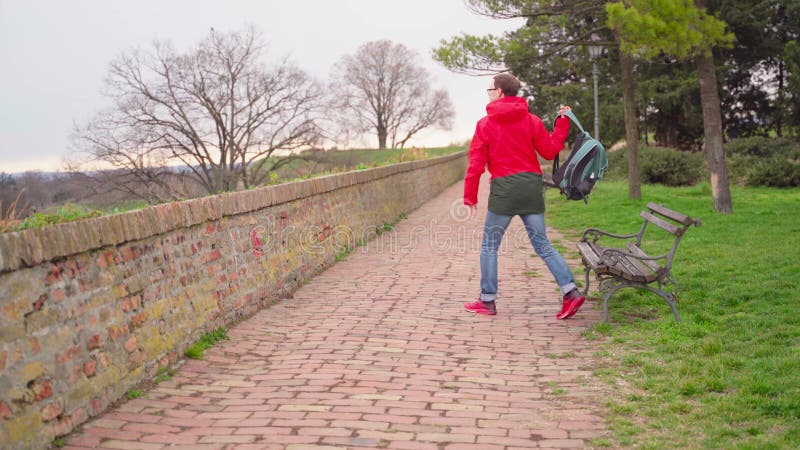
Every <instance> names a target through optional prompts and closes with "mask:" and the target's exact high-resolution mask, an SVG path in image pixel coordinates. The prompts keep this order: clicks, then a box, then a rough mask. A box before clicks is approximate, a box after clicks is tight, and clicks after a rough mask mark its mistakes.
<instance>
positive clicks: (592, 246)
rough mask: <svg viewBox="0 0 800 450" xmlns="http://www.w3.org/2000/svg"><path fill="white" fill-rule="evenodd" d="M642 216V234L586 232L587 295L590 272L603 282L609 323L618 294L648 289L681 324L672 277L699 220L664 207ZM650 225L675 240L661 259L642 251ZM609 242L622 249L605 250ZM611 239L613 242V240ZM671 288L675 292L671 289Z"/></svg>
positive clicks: (581, 246)
mask: <svg viewBox="0 0 800 450" xmlns="http://www.w3.org/2000/svg"><path fill="white" fill-rule="evenodd" d="M640 216H641V217H642V218H643V219H644V223H642V227H641V228H640V229H639V232H638V233H634V234H614V233H609V232H607V231H603V230H600V229H597V228H588V229H586V231H584V232H583V236H582V237H581V241H580V242H579V243H578V251H579V252H580V255H581V259H583V265H584V266H585V267H586V286H585V289H584V295H586V294H587V293H588V292H589V272H590V271H594V273H595V275H596V277H597V280H598V281H599V282H600V287H599V290H600V294H601V295H602V296H603V318H604V320H605V321H606V322H608V299H609V298H610V297H611V295H613V294H614V292H616V291H618V290H620V289H622V288H625V287H632V288H637V289H646V290H648V291H650V292H653V293H656V294H658V295H660V296H661V297H662V298H663V299H664V300H666V302H667V304H668V305H669V307H670V308H671V309H672V314H674V315H675V320H676V321H678V322H680V321H681V316H680V314H679V313H678V305H677V303H676V302H677V295H676V294H677V291H678V283H677V281H676V280H675V278H674V277H673V276H672V273H671V272H672V259H673V258H674V257H675V250H677V248H678V244H680V242H681V238H682V237H683V235H684V233H686V230H687V229H689V227H691V226H692V225H694V226H698V227H699V226H700V220H699V219H692V218H691V217H689V216H687V215H686V214H682V213H679V212H676V211H673V210H671V209H667V208H666V207H664V206H663V205H658V204H655V203H648V204H647V210H645V211H642V213H641V214H640ZM648 224H653V225H654V226H656V227H658V228H661V229H662V230H664V231H666V232H667V233H670V234H672V235H673V236H675V239H674V241H673V242H672V248H671V249H670V250H669V251H668V252H666V253H664V254H661V255H657V256H649V255H648V254H647V253H645V252H644V250H642V239H643V238H644V232H645V229H646V228H647V225H648ZM601 238H603V241H602V242H603V244H605V242H606V241H612V242H615V241H614V240H617V241H616V242H618V243H620V241H623V242H621V244H622V245H614V246H605V245H601V243H600V241H601ZM609 238H610V239H609ZM670 287H671V289H669V288H670Z"/></svg>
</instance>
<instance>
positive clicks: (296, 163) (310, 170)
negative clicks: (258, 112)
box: [264, 146, 466, 184]
mask: <svg viewBox="0 0 800 450" xmlns="http://www.w3.org/2000/svg"><path fill="white" fill-rule="evenodd" d="M462 150H466V147H463V146H449V147H436V148H413V147H412V148H405V149H397V148H386V149H357V150H344V151H336V150H332V151H327V152H320V151H309V152H303V153H301V154H300V156H301V159H295V160H293V161H291V162H289V163H287V164H285V165H283V166H281V167H279V168H278V169H277V170H276V171H275V176H274V177H272V179H271V182H270V184H277V183H285V182H287V181H291V180H297V179H303V178H311V177H315V176H320V175H327V174H330V173H336V172H344V171H348V170H364V169H370V168H373V167H379V166H384V165H387V164H396V163H401V162H407V161H415V160H419V159H425V158H434V157H437V156H444V155H449V154H451V153H456V152H459V151H462ZM277 159H278V158H268V159H266V160H265V161H264V163H266V164H268V165H269V166H271V165H272V164H274V163H275V162H276V161H277Z"/></svg>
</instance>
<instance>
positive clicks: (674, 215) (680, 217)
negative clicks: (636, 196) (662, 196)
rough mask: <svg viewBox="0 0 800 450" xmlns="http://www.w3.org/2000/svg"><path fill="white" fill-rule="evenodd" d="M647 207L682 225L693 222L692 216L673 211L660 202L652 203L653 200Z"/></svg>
mask: <svg viewBox="0 0 800 450" xmlns="http://www.w3.org/2000/svg"><path fill="white" fill-rule="evenodd" d="M647 209H649V210H650V211H655V212H657V213H659V214H661V215H662V216H664V217H666V218H668V219H672V220H674V221H675V222H678V223H679V224H681V225H689V224H690V223H692V218H691V217H689V216H687V215H686V214H683V213H679V212H677V211H673V210H671V209H669V208H667V207H665V206H664V205H659V204H658V203H652V202H651V203H648V204H647Z"/></svg>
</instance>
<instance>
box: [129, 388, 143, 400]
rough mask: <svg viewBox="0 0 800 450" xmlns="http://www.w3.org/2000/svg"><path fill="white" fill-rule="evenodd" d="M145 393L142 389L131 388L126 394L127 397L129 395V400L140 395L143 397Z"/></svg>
mask: <svg viewBox="0 0 800 450" xmlns="http://www.w3.org/2000/svg"><path fill="white" fill-rule="evenodd" d="M143 395H144V392H142V390H141V389H131V390H130V391H128V393H127V394H126V397H128V400H133V399H135V398H139V397H141V396H143Z"/></svg>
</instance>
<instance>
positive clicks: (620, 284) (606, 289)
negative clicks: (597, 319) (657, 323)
mask: <svg viewBox="0 0 800 450" xmlns="http://www.w3.org/2000/svg"><path fill="white" fill-rule="evenodd" d="M625 287H631V288H637V289H646V290H648V291H650V292H652V293H654V294H657V295H658V296H659V297H661V298H663V299H664V300H665V301H666V302H667V304H668V305H669V307H670V309H671V310H672V315H673V316H675V321H676V322H680V321H681V315H680V313H679V312H678V302H677V297H676V295H675V292H666V291H662V290H660V289H656V288H654V287H651V286H648V285H645V284H639V283H630V282H627V281H625V280H621V279H619V278H606V279H603V280H601V281H600V293H601V294H602V296H603V321H604V322H608V321H609V313H608V300H609V299H610V298H611V296H612V295H614V293H615V292H617V291H618V290H620V289H622V288H625Z"/></svg>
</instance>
